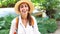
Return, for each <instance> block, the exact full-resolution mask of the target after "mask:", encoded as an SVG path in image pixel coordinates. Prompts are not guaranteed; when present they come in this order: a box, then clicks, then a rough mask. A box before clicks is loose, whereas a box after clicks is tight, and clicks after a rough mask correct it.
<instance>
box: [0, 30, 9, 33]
mask: <svg viewBox="0 0 60 34" xmlns="http://www.w3.org/2000/svg"><path fill="white" fill-rule="evenodd" d="M0 34H9V29H7V30H6V29H3V30H0Z"/></svg>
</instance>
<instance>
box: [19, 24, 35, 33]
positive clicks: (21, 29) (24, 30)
mask: <svg viewBox="0 0 60 34" xmlns="http://www.w3.org/2000/svg"><path fill="white" fill-rule="evenodd" d="M33 33H34V30H33V27H32V26H29V24H28V25H27V27H26V28H25V27H24V26H23V25H22V24H19V26H18V34H33Z"/></svg>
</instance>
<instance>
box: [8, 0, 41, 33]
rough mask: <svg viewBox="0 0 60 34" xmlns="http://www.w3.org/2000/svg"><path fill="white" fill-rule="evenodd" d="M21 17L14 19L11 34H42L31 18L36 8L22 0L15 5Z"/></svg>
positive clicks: (26, 0)
mask: <svg viewBox="0 0 60 34" xmlns="http://www.w3.org/2000/svg"><path fill="white" fill-rule="evenodd" d="M15 10H16V13H17V14H19V17H17V18H15V19H13V21H12V24H11V29H10V33H9V34H40V32H39V31H38V26H37V23H36V20H35V18H34V17H33V16H31V13H32V11H33V10H34V6H33V4H32V2H30V1H28V0H21V1H19V2H17V3H16V5H15Z"/></svg>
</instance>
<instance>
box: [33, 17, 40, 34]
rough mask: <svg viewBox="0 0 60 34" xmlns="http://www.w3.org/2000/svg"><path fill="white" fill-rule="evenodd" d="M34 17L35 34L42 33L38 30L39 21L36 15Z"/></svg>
mask: <svg viewBox="0 0 60 34" xmlns="http://www.w3.org/2000/svg"><path fill="white" fill-rule="evenodd" d="M32 17H33V16H32ZM33 19H34V34H41V33H40V32H39V30H38V26H37V22H36V19H35V17H33Z"/></svg>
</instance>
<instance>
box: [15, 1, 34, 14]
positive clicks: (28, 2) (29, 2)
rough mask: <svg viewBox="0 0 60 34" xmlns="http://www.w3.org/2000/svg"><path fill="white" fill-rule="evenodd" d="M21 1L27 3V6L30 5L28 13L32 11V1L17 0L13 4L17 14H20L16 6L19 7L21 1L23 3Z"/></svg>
mask: <svg viewBox="0 0 60 34" xmlns="http://www.w3.org/2000/svg"><path fill="white" fill-rule="evenodd" d="M23 2H26V3H27V4H28V5H29V7H30V11H29V13H32V12H33V10H34V6H33V4H32V2H31V1H28V0H21V1H18V2H17V3H16V4H15V7H14V8H15V11H16V13H17V14H20V12H19V11H18V7H19V5H20V4H21V3H23Z"/></svg>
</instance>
